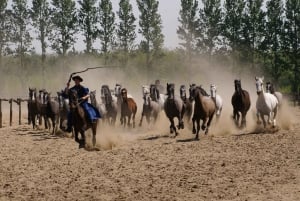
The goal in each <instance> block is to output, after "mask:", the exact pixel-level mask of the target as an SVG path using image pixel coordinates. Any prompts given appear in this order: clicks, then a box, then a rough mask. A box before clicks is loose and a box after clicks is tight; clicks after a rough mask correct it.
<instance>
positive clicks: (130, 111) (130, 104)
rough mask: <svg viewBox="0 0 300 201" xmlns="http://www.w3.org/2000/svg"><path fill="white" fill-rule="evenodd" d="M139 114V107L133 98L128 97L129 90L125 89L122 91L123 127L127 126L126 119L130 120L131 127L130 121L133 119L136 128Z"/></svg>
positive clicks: (133, 125) (121, 119)
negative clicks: (136, 119)
mask: <svg viewBox="0 0 300 201" xmlns="http://www.w3.org/2000/svg"><path fill="white" fill-rule="evenodd" d="M136 112H137V105H136V103H135V101H134V100H133V98H130V97H128V96H127V89H126V88H123V89H122V90H121V118H120V121H121V125H122V124H124V127H125V125H126V117H127V118H128V122H127V125H128V126H130V125H131V124H130V121H131V118H132V127H133V128H134V127H135V114H136Z"/></svg>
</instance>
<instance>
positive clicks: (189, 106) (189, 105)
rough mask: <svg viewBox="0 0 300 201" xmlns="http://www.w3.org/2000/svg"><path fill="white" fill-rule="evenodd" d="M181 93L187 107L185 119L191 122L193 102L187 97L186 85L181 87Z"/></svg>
mask: <svg viewBox="0 0 300 201" xmlns="http://www.w3.org/2000/svg"><path fill="white" fill-rule="evenodd" d="M179 91H180V98H181V100H182V101H183V103H184V105H185V113H184V117H185V119H186V121H187V122H189V121H190V120H191V117H192V113H193V102H192V101H191V100H190V99H189V98H188V97H187V95H186V87H185V85H181V86H180V89H179Z"/></svg>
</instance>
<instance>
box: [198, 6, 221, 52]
mask: <svg viewBox="0 0 300 201" xmlns="http://www.w3.org/2000/svg"><path fill="white" fill-rule="evenodd" d="M202 3H203V8H201V9H200V11H199V29H198V47H199V49H200V52H202V53H207V54H208V55H212V54H213V52H214V51H217V49H218V47H219V44H220V33H221V25H222V15H221V0H202Z"/></svg>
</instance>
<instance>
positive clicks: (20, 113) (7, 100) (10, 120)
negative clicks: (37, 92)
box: [0, 98, 28, 128]
mask: <svg viewBox="0 0 300 201" xmlns="http://www.w3.org/2000/svg"><path fill="white" fill-rule="evenodd" d="M2 102H8V103H9V126H12V121H13V107H12V104H13V103H16V104H17V105H18V106H19V125H21V124H22V121H21V119H22V104H21V103H22V102H28V99H21V98H17V99H13V98H10V99H6V98H0V128H2V127H3V125H2V117H3V114H2Z"/></svg>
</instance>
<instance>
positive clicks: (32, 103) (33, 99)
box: [27, 88, 40, 129]
mask: <svg viewBox="0 0 300 201" xmlns="http://www.w3.org/2000/svg"><path fill="white" fill-rule="evenodd" d="M36 91H37V90H36V88H29V100H28V105H27V106H28V123H29V124H30V123H32V127H33V129H35V127H36V120H35V118H36V117H37V116H38V115H39V112H40V104H39V103H38V100H37V94H36Z"/></svg>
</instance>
